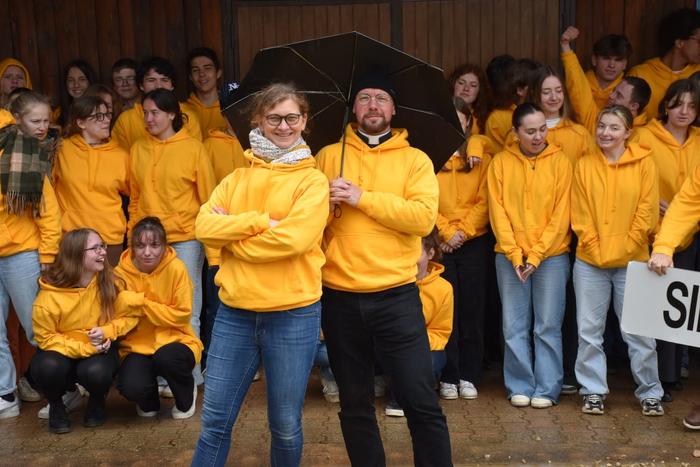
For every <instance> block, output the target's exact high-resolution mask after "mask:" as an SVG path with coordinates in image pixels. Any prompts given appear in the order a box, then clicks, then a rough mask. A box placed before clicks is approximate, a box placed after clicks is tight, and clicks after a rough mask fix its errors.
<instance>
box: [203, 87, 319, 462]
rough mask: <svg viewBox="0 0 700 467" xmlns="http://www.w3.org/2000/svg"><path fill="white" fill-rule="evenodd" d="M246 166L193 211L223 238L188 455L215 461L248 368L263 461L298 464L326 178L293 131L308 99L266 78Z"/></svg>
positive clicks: (207, 237) (225, 444) (301, 124)
mask: <svg viewBox="0 0 700 467" xmlns="http://www.w3.org/2000/svg"><path fill="white" fill-rule="evenodd" d="M251 110H252V111H251V122H252V125H253V126H254V129H253V130H252V131H251V132H250V134H249V138H250V146H251V149H249V150H247V151H246V152H245V157H246V159H247V160H248V163H249V167H246V168H239V169H236V170H235V171H234V172H233V173H232V174H231V175H229V176H228V177H226V178H224V180H223V181H222V182H221V183H220V184H219V186H217V187H216V189H215V190H214V193H212V196H211V198H210V199H209V201H208V202H207V203H206V204H205V205H204V206H202V208H201V209H200V211H199V215H198V216H197V223H196V231H197V238H199V239H200V240H201V241H202V242H203V243H204V244H205V245H207V246H209V247H213V248H222V262H221V268H220V270H219V273H218V274H217V279H218V280H217V282H219V283H220V284H221V291H220V292H219V297H220V298H221V302H222V303H221V306H220V308H219V311H218V313H217V316H216V321H215V323H214V329H213V331H212V338H211V343H210V347H209V355H208V357H207V382H206V387H207V390H206V392H205V393H204V408H203V412H202V431H201V433H200V436H199V442H198V444H197V448H196V451H195V455H194V459H193V460H192V465H195V466H200V465H207V466H210V465H224V464H225V463H226V457H227V455H228V450H229V447H230V445H231V431H232V429H233V425H234V423H235V422H236V418H237V417H238V413H239V411H240V409H241V406H242V404H243V400H244V398H245V395H246V393H247V392H248V388H249V387H250V384H251V383H252V382H253V377H254V375H255V372H256V370H257V369H258V367H259V366H260V365H261V364H262V365H263V366H264V367H265V377H266V380H267V401H268V420H269V425H270V434H271V445H272V446H271V449H270V457H271V459H270V461H271V464H272V465H285V466H294V465H299V462H300V460H301V452H302V446H303V441H304V440H303V434H302V429H301V411H302V406H303V404H304V395H305V392H306V384H307V381H308V378H309V373H310V372H311V367H312V365H313V362H314V357H315V355H316V348H317V346H318V340H319V334H320V324H321V321H320V320H321V303H320V301H319V299H320V298H321V266H322V265H323V263H324V261H325V260H324V255H323V253H322V251H321V245H320V243H321V237H322V235H323V229H324V227H325V225H326V218H327V217H328V208H329V204H328V202H329V201H328V180H327V179H326V177H325V176H324V175H323V174H322V173H321V172H320V171H318V170H316V168H315V166H316V161H315V160H314V158H313V156H312V154H311V150H310V149H309V147H308V146H307V145H306V143H305V141H304V139H303V138H302V132H303V131H304V130H305V128H306V121H307V116H308V112H309V103H308V101H307V100H306V98H305V96H304V95H303V94H301V93H299V92H298V91H297V90H296V89H295V88H293V87H292V86H290V85H286V84H273V85H270V86H268V87H267V88H265V89H264V90H262V91H261V92H260V93H258V94H257V95H256V97H255V100H254V101H253V103H252V106H251Z"/></svg>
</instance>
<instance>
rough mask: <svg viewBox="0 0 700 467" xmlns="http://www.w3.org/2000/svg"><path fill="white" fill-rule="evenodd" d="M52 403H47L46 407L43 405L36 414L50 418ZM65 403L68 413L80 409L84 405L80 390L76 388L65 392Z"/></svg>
mask: <svg viewBox="0 0 700 467" xmlns="http://www.w3.org/2000/svg"><path fill="white" fill-rule="evenodd" d="M50 405H51V404H46V405H45V406H44V407H42V408H41V410H39V412H38V413H37V414H36V416H37V417H39V418H40V419H42V420H48V419H49V410H50ZM63 405H65V406H66V412H67V413H70V412H75V411H76V410H78V409H79V408H80V407H81V406H82V405H83V397H82V396H81V395H80V391H78V390H77V389H76V390H73V391H68V392H67V393H65V394H64V395H63Z"/></svg>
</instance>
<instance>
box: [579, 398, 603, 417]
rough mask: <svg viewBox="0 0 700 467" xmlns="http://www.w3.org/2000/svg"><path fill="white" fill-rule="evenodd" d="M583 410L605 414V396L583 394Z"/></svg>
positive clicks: (595, 413)
mask: <svg viewBox="0 0 700 467" xmlns="http://www.w3.org/2000/svg"><path fill="white" fill-rule="evenodd" d="M581 412H583V413H588V414H592V415H603V413H604V412H605V405H603V398H602V397H601V396H600V394H586V395H585V396H583V407H581Z"/></svg>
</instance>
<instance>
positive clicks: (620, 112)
mask: <svg viewBox="0 0 700 467" xmlns="http://www.w3.org/2000/svg"><path fill="white" fill-rule="evenodd" d="M603 115H614V116H616V117H617V118H619V119H620V120H622V123H624V124H625V129H627V130H631V129H632V127H633V126H634V117H632V112H630V111H629V109H628V108H627V107H623V106H621V105H612V106H610V107H606V108H604V109H603V110H601V111H600V113H599V114H598V118H597V119H596V125H597V124H598V123H600V119H601V118H603Z"/></svg>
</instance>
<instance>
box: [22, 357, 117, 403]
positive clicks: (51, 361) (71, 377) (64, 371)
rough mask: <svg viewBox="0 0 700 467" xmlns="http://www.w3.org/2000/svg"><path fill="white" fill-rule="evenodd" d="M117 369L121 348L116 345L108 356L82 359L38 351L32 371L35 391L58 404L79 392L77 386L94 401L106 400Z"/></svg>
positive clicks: (50, 401) (33, 359)
mask: <svg viewBox="0 0 700 467" xmlns="http://www.w3.org/2000/svg"><path fill="white" fill-rule="evenodd" d="M117 368H119V356H118V354H117V345H116V344H113V345H112V347H111V348H110V349H109V352H107V353H100V354H96V355H92V356H90V357H87V358H80V359H74V358H68V357H66V356H65V355H63V354H61V353H58V352H54V351H53V350H48V351H43V350H37V352H36V354H35V355H34V358H32V363H31V366H30V371H31V374H32V379H33V380H34V384H35V387H36V388H37V389H38V390H39V391H41V392H42V393H43V394H44V396H46V399H47V400H48V401H49V403H51V404H54V403H57V402H59V401H60V400H61V397H63V394H65V393H66V391H69V390H73V389H75V383H78V384H80V385H81V386H83V387H84V388H85V389H87V391H88V392H89V393H90V397H91V398H96V399H99V398H104V397H105V396H106V395H107V392H108V391H109V388H110V387H111V386H112V381H113V380H114V375H115V374H116V373H117Z"/></svg>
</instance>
